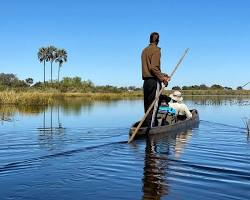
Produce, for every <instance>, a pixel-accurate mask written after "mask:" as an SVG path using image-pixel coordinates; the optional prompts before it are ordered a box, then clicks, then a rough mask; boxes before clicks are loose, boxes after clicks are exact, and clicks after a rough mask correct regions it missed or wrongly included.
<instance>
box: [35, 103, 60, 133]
mask: <svg viewBox="0 0 250 200" xmlns="http://www.w3.org/2000/svg"><path fill="white" fill-rule="evenodd" d="M54 108H55V109H56V111H54ZM49 110H50V111H49V112H48V113H49V122H50V123H49V125H47V124H46V121H48V120H47V118H46V117H47V116H48V114H47V115H46V110H45V109H44V110H43V127H42V128H38V130H40V131H42V132H44V133H45V132H48V131H50V132H51V133H52V132H53V131H57V132H59V133H61V132H63V131H64V129H65V128H64V127H63V125H62V122H61V121H60V106H57V107H53V106H51V107H50V108H49ZM55 113H56V114H57V122H56V125H53V114H55Z"/></svg>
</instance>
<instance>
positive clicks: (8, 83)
mask: <svg viewBox="0 0 250 200" xmlns="http://www.w3.org/2000/svg"><path fill="white" fill-rule="evenodd" d="M52 88H53V89H55V90H58V91H59V92H111V93H119V92H125V91H126V92H130V91H141V88H138V87H135V86H128V87H116V86H111V85H104V86H95V85H94V83H93V82H92V81H90V80H82V79H81V77H77V76H76V77H63V79H62V80H61V81H59V82H57V83H50V82H46V81H45V82H36V83H34V81H33V79H32V78H27V79H25V80H20V79H18V78H17V76H16V75H15V74H5V73H0V90H1V91H3V90H6V89H7V90H8V89H19V90H20V89H35V90H45V91H46V90H50V89H52Z"/></svg>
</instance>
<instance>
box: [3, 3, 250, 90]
mask: <svg viewBox="0 0 250 200" xmlns="http://www.w3.org/2000/svg"><path fill="white" fill-rule="evenodd" d="M155 31H156V32H159V34H160V42H159V45H158V46H159V47H161V70H162V71H163V72H165V73H168V74H171V72H172V70H173V68H174V67H175V65H176V63H177V62H178V60H179V58H180V57H181V55H182V54H183V52H184V50H185V49H186V48H189V49H190V50H189V53H188V55H187V56H186V57H185V59H184V61H183V63H182V64H181V65H180V67H179V68H178V69H177V71H176V73H175V74H174V76H173V77H172V80H171V82H170V84H169V87H173V86H176V85H178V86H184V85H186V86H189V85H200V84H206V85H208V86H211V85H212V84H220V85H223V86H227V87H233V88H236V87H237V86H242V85H244V84H245V83H247V82H248V81H250V1H249V0H209V1H201V0H188V1H187V0H154V1H152V0H151V1H150V0H91V1H89V0H88V1H87V0H70V1H69V0H60V1H59V0H53V1H51V0H43V1H34V0H22V1H20V0H0V58H1V59H0V73H14V74H16V75H17V76H18V78H20V79H26V78H28V77H32V78H33V79H34V81H35V82H37V81H43V64H42V63H40V62H39V60H38V58H37V52H38V49H39V48H40V47H47V46H49V45H54V46H56V47H57V48H64V49H65V50H66V51H67V52H68V61H67V62H66V63H65V64H64V65H63V67H62V70H61V77H65V76H70V77H74V76H79V77H81V78H82V80H91V81H92V82H93V83H94V84H95V85H114V86H119V87H120V86H137V87H141V86H142V85H143V81H142V79H141V51H142V50H143V48H145V47H146V46H147V45H148V43H149V35H150V33H151V32H155ZM57 67H58V65H57V64H54V66H53V78H54V79H56V78H57ZM49 78H50V65H49V63H47V65H46V79H47V80H49ZM246 88H247V89H248V88H250V84H249V85H248V86H247V87H246Z"/></svg>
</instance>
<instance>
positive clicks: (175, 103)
mask: <svg viewBox="0 0 250 200" xmlns="http://www.w3.org/2000/svg"><path fill="white" fill-rule="evenodd" d="M169 97H170V98H171V99H172V102H169V107H171V108H173V109H175V110H176V114H177V119H179V120H184V119H186V118H187V119H190V118H192V113H191V112H190V111H189V109H188V107H187V106H186V105H185V104H184V103H182V100H183V97H182V95H181V92H179V91H174V92H173V93H172V94H170V95H169Z"/></svg>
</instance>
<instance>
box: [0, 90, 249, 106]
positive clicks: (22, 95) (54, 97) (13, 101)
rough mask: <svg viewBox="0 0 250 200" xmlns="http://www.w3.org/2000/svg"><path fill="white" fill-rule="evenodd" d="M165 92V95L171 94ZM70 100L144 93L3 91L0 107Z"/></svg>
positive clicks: (238, 93) (194, 93)
mask: <svg viewBox="0 0 250 200" xmlns="http://www.w3.org/2000/svg"><path fill="white" fill-rule="evenodd" d="M171 92H172V91H171V90H167V91H166V90H165V91H164V92H163V93H164V94H167V95H168V94H169V93H171ZM181 92H182V93H183V96H187V97H188V96H191V97H204V96H207V97H250V90H232V91H224V90H189V91H187V90H182V91H181ZM68 98H82V99H83V100H86V101H111V100H122V99H141V98H143V92H142V91H131V92H117V93H112V92H98V93H94V92H88V93H81V92H67V93H62V92H46V91H24V92H20V91H18V92H17V91H14V90H10V91H2V92H0V105H53V104H55V103H56V102H58V101H59V100H65V99H68Z"/></svg>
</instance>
